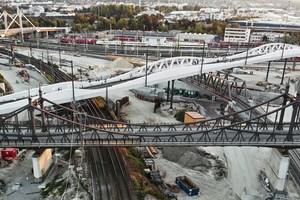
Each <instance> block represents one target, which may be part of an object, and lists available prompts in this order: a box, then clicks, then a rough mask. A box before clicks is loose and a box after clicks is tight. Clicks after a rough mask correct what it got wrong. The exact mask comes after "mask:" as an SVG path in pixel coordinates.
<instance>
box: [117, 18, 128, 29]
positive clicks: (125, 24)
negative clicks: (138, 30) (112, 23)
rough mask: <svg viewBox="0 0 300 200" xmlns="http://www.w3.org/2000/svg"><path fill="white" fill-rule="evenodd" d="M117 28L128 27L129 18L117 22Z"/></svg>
mask: <svg viewBox="0 0 300 200" xmlns="http://www.w3.org/2000/svg"><path fill="white" fill-rule="evenodd" d="M116 27H117V29H128V19H127V18H121V19H119V21H118V22H117V24H116Z"/></svg>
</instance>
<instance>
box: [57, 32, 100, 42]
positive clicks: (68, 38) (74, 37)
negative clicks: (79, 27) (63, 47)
mask: <svg viewBox="0 0 300 200" xmlns="http://www.w3.org/2000/svg"><path fill="white" fill-rule="evenodd" d="M60 42H61V43H78V44H96V42H97V39H96V38H92V37H87V36H86V35H81V34H67V35H65V36H64V37H62V38H60Z"/></svg>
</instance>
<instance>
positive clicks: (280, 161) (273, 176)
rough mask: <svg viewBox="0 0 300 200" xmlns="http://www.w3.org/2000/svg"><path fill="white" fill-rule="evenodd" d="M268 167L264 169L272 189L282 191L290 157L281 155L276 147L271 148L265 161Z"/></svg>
mask: <svg viewBox="0 0 300 200" xmlns="http://www.w3.org/2000/svg"><path fill="white" fill-rule="evenodd" d="M267 163H268V167H267V169H266V170H265V172H266V175H267V176H268V178H269V179H270V182H271V184H272V185H273V187H274V190H277V191H283V190H284V186H285V181H286V175H287V172H288V169H289V163H290V158H289V157H286V156H283V155H282V154H281V153H280V152H279V151H278V150H277V149H273V150H272V151H271V153H270V156H269V159H268V161H267Z"/></svg>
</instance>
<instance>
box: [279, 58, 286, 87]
mask: <svg viewBox="0 0 300 200" xmlns="http://www.w3.org/2000/svg"><path fill="white" fill-rule="evenodd" d="M286 63H287V58H286V59H284V66H283V71H282V76H281V82H280V85H282V84H283V79H284V74H285V69H286Z"/></svg>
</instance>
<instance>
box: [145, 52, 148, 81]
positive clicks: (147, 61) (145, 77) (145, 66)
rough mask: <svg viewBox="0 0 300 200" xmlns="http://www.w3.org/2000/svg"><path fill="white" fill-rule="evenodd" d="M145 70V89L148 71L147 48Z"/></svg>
mask: <svg viewBox="0 0 300 200" xmlns="http://www.w3.org/2000/svg"><path fill="white" fill-rule="evenodd" d="M145 68H146V70H145V71H146V75H145V87H147V81H148V80H147V76H148V75H147V71H148V48H147V50H146V66H145Z"/></svg>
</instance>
